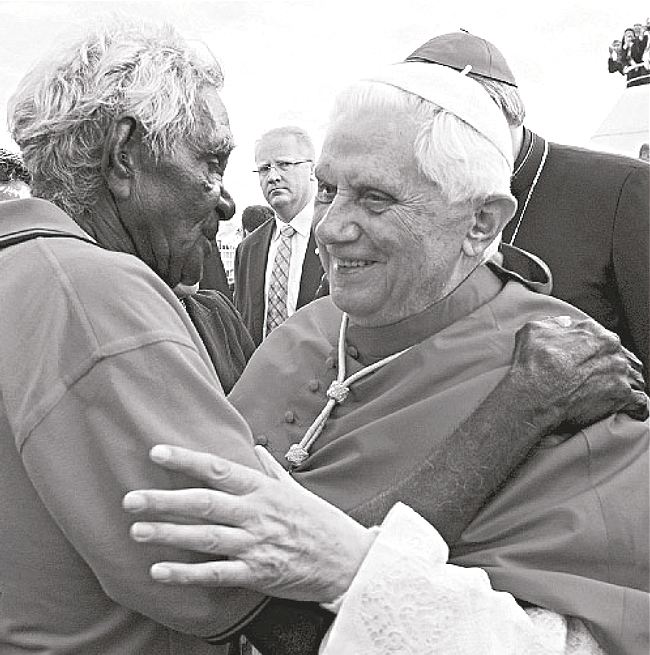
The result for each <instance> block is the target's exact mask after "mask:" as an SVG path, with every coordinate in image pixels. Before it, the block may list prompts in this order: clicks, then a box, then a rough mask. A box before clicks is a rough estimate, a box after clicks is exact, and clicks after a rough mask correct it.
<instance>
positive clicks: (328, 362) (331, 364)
mask: <svg viewBox="0 0 650 655" xmlns="http://www.w3.org/2000/svg"><path fill="white" fill-rule="evenodd" d="M325 366H327V368H336V360H335V359H334V357H328V358H327V359H326V360H325Z"/></svg>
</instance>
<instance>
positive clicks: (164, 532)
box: [123, 446, 374, 602]
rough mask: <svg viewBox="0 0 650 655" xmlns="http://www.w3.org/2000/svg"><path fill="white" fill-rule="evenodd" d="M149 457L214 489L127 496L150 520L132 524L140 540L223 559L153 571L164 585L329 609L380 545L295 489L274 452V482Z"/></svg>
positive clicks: (205, 461)
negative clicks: (252, 593)
mask: <svg viewBox="0 0 650 655" xmlns="http://www.w3.org/2000/svg"><path fill="white" fill-rule="evenodd" d="M150 456H151V459H152V460H153V461H154V462H156V463H157V464H160V465H161V466H164V467H165V468H168V469H171V470H174V471H181V472H183V473H185V474H187V475H189V476H191V477H193V478H196V479H197V480H200V481H201V482H202V483H205V484H207V485H208V486H209V487H211V488H209V489H206V488H196V489H181V490H173V491H169V490H157V489H143V490H138V491H132V492H130V493H128V494H127V495H126V496H125V497H124V501H123V506H124V508H125V509H126V510H127V511H128V512H131V513H134V514H135V513H138V512H141V513H145V514H146V517H147V521H146V522H138V523H134V524H133V526H132V527H131V536H132V538H133V539H135V540H136V541H139V542H142V543H155V544H163V545H170V546H174V547H176V548H182V549H190V550H194V551H199V552H202V553H206V554H208V555H211V556H213V557H215V558H218V559H214V560H212V561H206V562H202V563H195V564H186V563H180V562H159V563H157V564H154V565H153V566H152V567H151V576H152V577H153V578H154V579H155V580H158V581H160V582H166V583H175V584H200V585H208V586H215V587H245V588H247V589H254V590H256V591H259V592H261V593H264V594H267V595H270V596H278V597H281V598H289V599H293V600H310V601H316V602H331V601H333V600H334V599H335V598H337V597H338V596H340V595H341V594H342V593H344V592H345V591H346V590H347V588H348V587H349V585H350V583H351V581H352V579H353V577H354V575H355V574H356V572H357V569H358V568H359V566H360V564H361V562H362V561H363V558H364V557H365V555H366V553H367V552H368V549H369V548H370V545H371V544H372V541H373V539H374V536H373V534H372V533H371V532H370V531H368V530H367V529H366V528H364V527H363V526H361V525H360V524H359V523H357V522H356V521H354V520H353V519H351V518H350V517H349V516H347V515H346V514H345V513H344V512H342V511H340V510H339V509H337V508H336V507H334V506H333V505H330V504H329V503H327V502H326V501H324V500H322V499H321V498H318V497H317V496H315V495H314V494H312V493H311V492H309V491H308V490H306V489H304V488H303V487H301V486H300V485H299V484H297V483H296V482H295V481H294V480H293V479H292V478H291V477H290V476H289V475H288V474H286V472H285V471H284V470H283V469H282V468H281V467H280V466H279V465H278V464H277V463H276V462H275V461H274V460H273V458H272V457H271V456H270V455H269V454H268V453H266V452H263V453H258V457H259V458H260V459H261V461H262V464H263V466H264V468H265V470H266V471H267V474H268V475H264V473H260V472H258V471H254V470H253V469H249V468H247V467H244V466H241V465H238V464H235V463H233V462H229V461H227V460H225V459H222V458H220V457H216V456H214V455H209V454H207V453H199V452H195V451H192V450H188V449H185V448H178V447H172V446H155V447H154V448H152V450H151V453H150ZM151 518H153V519H154V521H151V520H150V519H151Z"/></svg>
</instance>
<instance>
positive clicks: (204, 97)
mask: <svg viewBox="0 0 650 655" xmlns="http://www.w3.org/2000/svg"><path fill="white" fill-rule="evenodd" d="M195 119H196V122H195V128H194V134H193V135H192V137H193V138H192V140H196V139H201V140H202V144H201V146H202V149H205V150H206V151H211V150H232V148H233V147H234V142H233V135H232V131H231V129H230V120H229V118H228V112H227V110H226V107H225V105H224V104H223V101H222V100H221V97H220V96H219V92H218V91H217V89H215V88H214V87H205V88H204V89H203V90H202V91H201V94H200V96H199V111H197V112H196V113H195Z"/></svg>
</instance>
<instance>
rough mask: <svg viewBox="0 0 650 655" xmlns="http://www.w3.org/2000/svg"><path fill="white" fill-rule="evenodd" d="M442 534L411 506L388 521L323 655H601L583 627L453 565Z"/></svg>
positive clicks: (341, 605) (341, 608) (471, 570)
mask: <svg viewBox="0 0 650 655" xmlns="http://www.w3.org/2000/svg"><path fill="white" fill-rule="evenodd" d="M448 557H449V550H448V548H447V544H446V543H445V542H444V540H443V539H442V537H441V536H440V535H439V534H438V531H437V530H436V529H435V528H433V527H432V526H431V525H430V524H429V523H427V522H426V521H425V520H424V519H423V518H421V517H420V516H419V515H418V514H416V513H415V512H414V511H413V510H411V509H410V508H408V507H406V506H405V505H402V504H398V505H396V506H395V507H393V509H392V510H391V511H390V512H389V513H388V515H387V516H386V519H385V520H384V522H383V523H382V525H381V528H380V529H379V532H378V535H377V538H376V539H375V542H374V544H373V546H372V548H371V549H370V551H369V553H368V555H367V557H366V559H365V560H364V562H363V564H362V566H361V568H360V569H359V571H358V573H357V575H356V577H355V579H354V581H353V582H352V585H351V586H350V589H349V590H348V592H347V593H346V594H345V596H344V597H343V598H342V600H341V602H340V603H337V604H336V607H331V606H330V607H329V608H330V609H334V610H338V615H337V618H336V620H335V621H334V623H333V625H332V627H331V629H330V631H329V632H328V634H327V635H326V637H325V639H324V641H323V644H322V645H321V649H320V653H321V654H322V655H425V654H430V653H431V654H433V653H444V654H445V655H476V654H477V653H482V654H484V655H515V654H517V655H519V654H521V655H600V654H603V653H604V651H602V650H601V649H600V647H599V646H598V644H597V643H596V641H595V640H594V638H593V637H592V636H591V634H590V633H589V632H588V630H587V629H586V628H585V626H584V625H583V624H582V622H581V621H579V620H577V619H573V618H567V617H563V616H561V615H559V614H556V613H554V612H551V611H548V610H544V609H540V608H532V609H530V610H526V611H524V610H523V609H522V608H521V607H519V605H517V603H516V602H515V600H514V598H513V597H512V596H511V595H510V594H508V593H503V592H498V591H495V590H493V589H492V587H491V586H490V581H489V579H488V576H487V574H486V573H485V572H484V571H483V570H482V569H479V568H463V567H459V566H454V565H452V564H447V559H448Z"/></svg>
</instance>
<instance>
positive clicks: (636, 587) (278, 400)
mask: <svg viewBox="0 0 650 655" xmlns="http://www.w3.org/2000/svg"><path fill="white" fill-rule="evenodd" d="M495 272H496V273H497V274H495ZM557 315H568V316H571V317H573V318H575V319H582V318H584V314H582V313H581V312H580V311H579V310H577V309H575V308H573V307H572V306H570V305H567V304H566V303H564V302H562V301H560V300H557V299H555V298H552V297H550V296H546V295H542V294H540V293H534V292H533V291H531V290H530V289H528V288H527V287H526V286H524V285H523V284H521V283H520V281H518V280H517V279H514V278H513V277H512V276H511V275H508V274H507V273H505V272H503V271H496V270H494V271H490V270H488V268H487V267H485V266H482V267H479V269H478V270H477V271H476V272H475V273H474V274H473V275H472V276H471V277H470V278H469V279H468V280H466V281H465V282H464V283H463V284H462V285H461V286H460V287H458V289H456V291H455V292H454V293H453V294H451V295H450V296H449V297H448V298H446V299H445V300H443V301H441V302H439V303H437V304H436V305H434V306H433V307H431V308H429V309H427V310H425V311H424V312H422V313H421V314H418V315H416V316H413V317H409V318H407V319H405V320H404V321H401V322H400V323H397V324H395V325H391V326H385V327H381V328H374V329H369V328H365V329H364V328H360V327H358V326H355V325H350V327H349V329H348V333H347V340H346V352H347V355H346V367H347V372H348V374H352V373H354V372H355V371H357V370H359V369H360V368H362V367H363V366H364V365H366V364H368V363H371V362H374V361H377V360H378V359H381V358H382V357H385V356H386V355H388V354H391V353H393V352H398V351H399V350H401V349H402V348H405V347H407V346H410V345H412V347H411V348H410V350H408V351H407V352H406V353H404V354H403V355H401V356H400V357H398V358H397V359H395V360H394V361H392V362H391V363H389V364H387V365H386V366H384V367H383V368H381V369H379V370H378V371H376V372H374V373H372V374H371V375H369V376H368V377H365V378H364V379H362V380H360V381H359V382H356V383H354V384H353V385H352V387H351V391H350V394H349V396H348V398H347V399H346V401H345V402H344V403H343V404H341V405H337V406H336V407H335V408H334V410H333V413H332V415H331V417H330V418H329V420H328V422H327V424H326V426H325V428H324V430H323V432H322V434H321V435H320V436H319V437H318V439H317V440H316V442H315V443H314V445H313V447H312V448H311V454H310V457H309V458H308V459H307V460H306V462H304V463H303V464H301V465H300V466H299V467H298V468H297V469H295V472H294V475H295V477H296V479H297V480H298V481H299V482H300V483H301V484H303V485H305V486H306V487H308V488H309V489H311V490H312V491H314V492H315V493H317V494H318V495H320V496H322V497H324V498H326V499H328V500H329V501H330V502H332V503H334V504H335V505H337V506H339V507H340V508H342V509H344V510H346V511H352V510H354V508H355V507H357V506H358V505H360V504H362V503H364V502H365V501H368V500H369V499H372V498H373V497H374V496H376V495H377V494H379V493H380V492H382V491H383V490H384V489H386V488H387V487H388V486H389V485H391V484H393V483H394V482H395V480H398V479H401V478H403V477H404V476H406V475H408V474H409V472H410V471H412V470H413V469H414V468H415V467H416V466H417V465H418V463H420V462H421V461H422V460H423V459H424V458H425V457H426V456H427V454H428V453H429V452H430V451H431V450H432V449H433V446H434V445H435V444H436V442H437V441H438V440H440V439H442V438H443V437H445V436H448V435H450V434H452V432H453V431H454V429H455V428H456V427H457V426H458V425H459V424H460V423H461V422H462V421H463V420H464V419H465V418H467V417H468V416H469V415H470V414H471V413H472V412H473V411H474V410H475V409H476V407H477V406H478V405H479V404H480V403H481V401H482V400H483V399H484V398H485V397H486V396H487V395H488V394H489V393H490V391H491V390H492V389H493V388H494V387H495V386H496V384H497V383H498V382H499V381H500V380H501V378H502V377H503V376H504V375H505V373H506V371H507V370H508V369H509V367H510V363H511V360H512V355H513V349H514V344H515V333H516V332H517V330H518V329H519V328H520V327H521V326H522V325H523V324H524V323H526V322H528V321H531V320H536V319H541V318H545V317H548V316H557ZM340 320H341V312H340V311H339V310H338V309H337V308H336V307H335V306H334V304H333V303H332V301H331V300H330V299H329V298H323V299H320V300H317V301H315V302H313V303H311V304H309V305H307V306H306V307H305V308H303V309H301V310H300V311H299V312H297V313H296V314H295V315H294V316H293V317H291V318H290V319H289V320H288V321H287V322H286V323H285V324H284V325H283V326H281V327H280V328H279V329H277V330H275V331H274V332H273V334H271V335H270V336H269V338H268V339H267V340H266V341H265V342H264V343H263V344H262V346H261V347H260V348H259V349H258V350H257V351H256V352H255V354H254V355H253V357H252V359H251V360H250V362H249V364H248V366H247V368H246V370H245V371H244V374H243V376H242V377H241V379H240V381H239V382H238V383H237V385H236V386H235V388H234V389H233V392H232V393H231V395H230V400H231V401H232V402H233V403H234V405H235V406H236V407H237V408H238V409H239V410H240V411H241V412H242V414H243V415H244V417H245V418H246V420H247V421H248V423H249V425H250V426H251V429H252V431H253V435H254V436H255V438H256V441H257V443H261V444H265V445H267V447H268V448H269V450H270V451H271V453H272V454H273V455H274V456H275V457H276V459H278V460H279V461H280V462H282V463H283V464H284V465H285V466H286V465H287V462H286V460H285V458H284V455H285V453H286V451H287V450H288V448H289V446H290V445H291V444H293V443H297V442H299V441H300V439H301V438H302V436H303V435H304V433H305V431H306V430H307V429H308V427H309V426H310V425H311V423H312V421H313V420H314V419H315V418H316V416H317V415H318V414H319V412H320V411H321V409H322V408H323V407H324V405H325V403H326V401H327V397H326V391H327V388H328V386H329V384H330V382H331V381H332V380H334V379H335V377H336V372H337V366H338V363H337V352H336V351H337V341H338V332H339V325H340ZM503 411H508V407H504V408H503ZM400 500H402V501H403V502H405V503H407V504H408V503H409V498H400ZM448 500H449V502H453V499H448ZM435 501H436V502H439V501H440V499H435ZM420 502H421V499H420ZM648 514H649V511H648V423H647V422H645V423H642V422H637V421H633V420H631V419H629V418H628V417H627V416H623V415H615V416H611V417H609V418H608V419H606V420H604V421H601V422H599V423H597V424H595V425H593V426H591V427H589V428H587V429H585V430H582V431H580V432H579V433H578V434H576V435H573V436H570V437H567V436H566V435H565V436H562V435H552V436H550V437H547V438H545V439H544V440H543V442H542V443H541V444H540V445H539V447H537V448H536V449H535V450H534V451H533V452H532V454H531V455H530V456H529V457H528V459H527V460H526V461H525V463H524V464H523V465H522V466H521V467H519V469H517V470H516V471H515V472H514V473H513V474H512V476H511V477H510V479H509V480H508V482H507V484H505V485H504V486H503V487H502V488H501V489H500V491H499V492H498V493H497V494H496V495H494V496H493V497H492V498H491V499H490V500H489V501H488V502H487V503H486V504H485V505H484V507H483V508H482V509H481V511H480V512H479V514H478V515H477V516H476V517H475V519H474V520H473V521H472V523H471V524H470V525H469V527H468V528H467V529H466V530H465V531H464V533H463V535H462V537H461V538H460V540H459V541H458V543H455V544H450V546H451V555H452V556H451V559H450V562H451V563H454V564H460V565H463V566H479V567H482V568H483V569H485V570H486V571H487V573H488V574H489V576H490V580H491V582H492V585H493V587H494V588H495V589H498V590H503V591H508V592H510V593H511V594H513V595H514V596H515V597H516V598H517V599H518V600H519V601H520V602H523V603H530V604H533V605H538V606H540V607H545V608H548V609H551V610H554V611H556V612H558V613H561V614H565V615H572V616H576V617H579V618H581V619H582V620H583V621H584V622H585V623H586V624H587V625H588V627H589V628H590V630H591V631H592V633H593V634H594V636H595V637H596V638H597V640H598V641H599V643H600V644H601V645H602V647H603V648H604V649H605V650H606V651H607V652H608V653H617V655H618V654H638V655H641V653H644V654H646V653H647V645H648V611H649V603H648V599H649V595H648ZM382 518H383V517H381V516H377V517H373V520H374V521H375V522H379V521H380V520H381V519H382Z"/></svg>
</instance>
